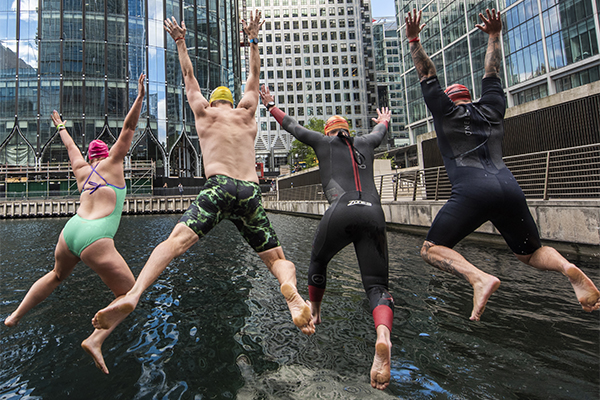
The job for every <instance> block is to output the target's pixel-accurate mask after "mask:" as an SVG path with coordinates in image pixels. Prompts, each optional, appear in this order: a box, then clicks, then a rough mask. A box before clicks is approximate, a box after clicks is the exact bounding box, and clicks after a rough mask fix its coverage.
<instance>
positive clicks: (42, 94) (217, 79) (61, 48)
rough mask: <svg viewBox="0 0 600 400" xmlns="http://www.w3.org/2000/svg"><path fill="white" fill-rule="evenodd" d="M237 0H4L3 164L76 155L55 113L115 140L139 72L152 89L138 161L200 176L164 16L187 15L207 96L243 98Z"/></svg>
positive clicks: (88, 134) (80, 136)
mask: <svg viewBox="0 0 600 400" xmlns="http://www.w3.org/2000/svg"><path fill="white" fill-rule="evenodd" d="M235 4H236V3H235V2H234V1H229V0H184V1H180V0H157V1H150V0H87V1H85V2H82V1H74V0H61V1H58V0H35V1H34V0H0V164H3V165H20V166H29V167H31V166H36V165H41V164H46V163H56V162H64V161H68V156H67V154H66V151H65V149H64V146H63V145H62V143H61V141H60V137H59V136H58V135H57V134H56V130H55V129H54V126H53V124H52V122H51V120H50V114H51V112H52V110H58V111H59V112H60V113H61V114H62V117H63V119H66V120H67V121H68V122H67V128H68V130H69V133H70V134H71V136H72V137H73V139H74V140H75V142H76V143H77V145H78V146H79V147H80V149H81V150H82V152H83V153H84V154H85V153H87V144H88V143H89V142H90V141H92V140H93V139H97V138H99V139H102V140H104V141H105V142H107V143H108V144H109V145H111V144H112V143H114V142H115V141H116V138H117V137H118V135H119V132H120V130H121V128H122V124H123V119H124V118H125V116H126V114H127V112H128V110H129V107H130V105H131V104H132V103H133V100H134V99H135V97H136V96H137V79H138V77H139V75H140V74H141V73H145V74H146V75H147V95H146V101H145V103H144V109H143V111H142V116H141V118H140V121H139V124H138V129H137V131H136V135H135V137H134V140H133V143H132V147H131V151H130V160H131V161H136V160H144V161H150V160H151V161H153V162H155V166H156V174H157V175H158V176H182V177H191V176H198V175H200V174H201V154H200V150H199V146H198V139H197V134H196V130H195V127H194V118H193V114H192V112H191V110H190V108H189V106H188V105H187V103H186V99H185V93H184V88H183V86H182V77H181V69H180V65H179V60H178V56H177V51H176V47H175V43H174V41H173V40H172V39H171V37H170V36H169V35H168V34H167V33H166V32H165V31H164V29H163V21H164V19H165V17H168V16H175V18H176V19H177V20H178V21H181V20H182V19H183V20H184V21H185V23H186V27H187V30H188V31H187V36H186V43H187V46H188V49H189V53H190V57H191V59H192V62H193V64H194V67H195V70H196V77H197V79H198V82H199V84H200V87H201V88H202V90H203V93H204V94H205V96H208V95H209V93H210V90H211V89H212V88H214V87H216V86H219V85H225V86H228V87H230V88H231V90H232V92H233V93H234V97H235V98H236V99H239V96H240V80H239V76H240V61H239V57H240V56H239V54H240V52H239V43H240V37H239V23H238V21H239V16H238V12H237V9H236V6H235Z"/></svg>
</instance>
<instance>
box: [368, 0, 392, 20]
mask: <svg viewBox="0 0 600 400" xmlns="http://www.w3.org/2000/svg"><path fill="white" fill-rule="evenodd" d="M371 15H372V16H373V18H377V17H393V16H395V15H396V9H395V7H394V0H371Z"/></svg>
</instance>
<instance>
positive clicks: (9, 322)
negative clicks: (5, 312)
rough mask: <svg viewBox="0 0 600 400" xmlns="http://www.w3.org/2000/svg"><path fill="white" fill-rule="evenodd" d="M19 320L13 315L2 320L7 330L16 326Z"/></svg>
mask: <svg viewBox="0 0 600 400" xmlns="http://www.w3.org/2000/svg"><path fill="white" fill-rule="evenodd" d="M20 320H21V318H17V317H15V316H14V313H13V314H10V315H9V316H8V317H6V319H5V320H4V325H6V326H8V327H9V328H12V327H13V326H15V325H17V324H18V323H19V321H20Z"/></svg>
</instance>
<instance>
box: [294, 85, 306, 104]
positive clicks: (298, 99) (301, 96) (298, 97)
mask: <svg viewBox="0 0 600 400" xmlns="http://www.w3.org/2000/svg"><path fill="white" fill-rule="evenodd" d="M300 85H302V84H300ZM296 100H297V102H298V103H302V102H303V101H304V96H303V95H301V94H298V95H296Z"/></svg>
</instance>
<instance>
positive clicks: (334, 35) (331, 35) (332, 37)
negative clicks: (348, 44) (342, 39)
mask: <svg viewBox="0 0 600 400" xmlns="http://www.w3.org/2000/svg"><path fill="white" fill-rule="evenodd" d="M329 38H330V39H331V40H337V33H336V32H331V33H330V34H329Z"/></svg>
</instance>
